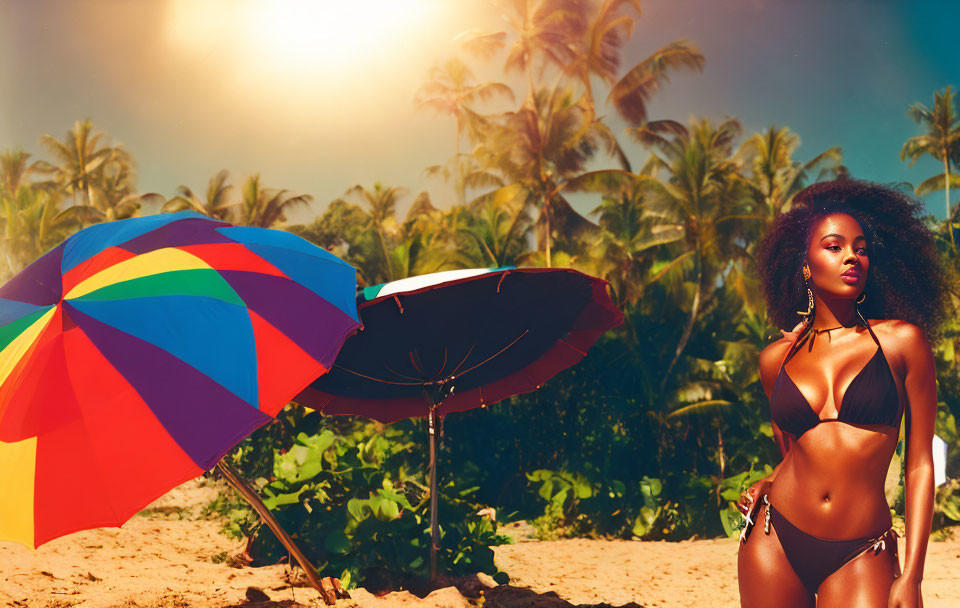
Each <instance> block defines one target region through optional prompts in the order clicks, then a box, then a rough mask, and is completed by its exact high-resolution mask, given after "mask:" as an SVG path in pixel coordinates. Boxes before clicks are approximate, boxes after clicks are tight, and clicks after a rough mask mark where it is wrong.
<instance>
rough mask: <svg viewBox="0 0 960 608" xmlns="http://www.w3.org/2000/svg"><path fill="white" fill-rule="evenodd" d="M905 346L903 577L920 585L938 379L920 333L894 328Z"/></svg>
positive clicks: (928, 515)
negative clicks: (905, 415)
mask: <svg viewBox="0 0 960 608" xmlns="http://www.w3.org/2000/svg"><path fill="white" fill-rule="evenodd" d="M897 333H898V334H899V335H898V341H901V342H900V343H901V344H903V345H904V348H903V350H902V352H903V362H904V368H905V376H904V382H903V384H904V388H905V390H906V393H907V404H908V405H907V407H909V408H910V411H909V416H910V418H909V424H908V426H907V434H906V435H905V441H906V450H907V462H906V473H905V482H904V483H905V488H904V489H905V492H906V503H905V511H906V512H905V514H904V520H905V525H906V554H905V557H904V567H903V576H904V577H906V578H907V579H908V580H910V581H912V582H914V583H917V584H919V583H920V581H921V580H923V563H924V559H925V557H926V552H927V541H928V540H929V538H930V525H931V523H932V521H933V490H934V486H933V449H932V445H933V427H934V422H935V421H936V418H937V376H936V369H935V366H934V359H933V350H932V349H931V348H930V344H929V343H928V342H927V339H926V337H925V336H924V334H923V331H922V330H920V329H919V328H918V327H916V326H914V325H910V324H909V323H903V324H902V326H901V327H898V328H897Z"/></svg>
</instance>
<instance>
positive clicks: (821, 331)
mask: <svg viewBox="0 0 960 608" xmlns="http://www.w3.org/2000/svg"><path fill="white" fill-rule="evenodd" d="M845 327H846V326H844V325H837V326H836V327H828V328H826V329H817V328H816V327H811V328H810V331H812V332H813V333H815V334H825V333H827V332H828V331H833V330H835V329H844V328H845ZM851 327H853V326H852V325H851Z"/></svg>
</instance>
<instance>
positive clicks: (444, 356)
mask: <svg viewBox="0 0 960 608" xmlns="http://www.w3.org/2000/svg"><path fill="white" fill-rule="evenodd" d="M446 367H447V345H446V344H444V345H443V364H442V365H440V371H438V372H437V377H438V378H439V377H440V376H442V375H443V370H444V369H445V368H446Z"/></svg>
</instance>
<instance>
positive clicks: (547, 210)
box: [543, 195, 550, 268]
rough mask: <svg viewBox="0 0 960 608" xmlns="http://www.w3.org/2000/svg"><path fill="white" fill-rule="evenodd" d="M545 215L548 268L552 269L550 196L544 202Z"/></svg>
mask: <svg viewBox="0 0 960 608" xmlns="http://www.w3.org/2000/svg"><path fill="white" fill-rule="evenodd" d="M543 213H544V218H545V219H546V229H545V230H544V238H545V239H546V244H545V246H544V248H545V249H546V253H547V268H550V198H549V195H548V197H547V199H546V200H544V201H543Z"/></svg>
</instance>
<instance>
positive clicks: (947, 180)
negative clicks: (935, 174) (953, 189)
mask: <svg viewBox="0 0 960 608" xmlns="http://www.w3.org/2000/svg"><path fill="white" fill-rule="evenodd" d="M943 177H944V180H943V181H944V183H943V185H944V186H945V187H944V192H945V193H946V197H947V219H946V222H947V236H949V237H950V246H951V247H952V248H953V252H954V253H956V252H957V244H956V243H955V242H954V241H953V222H952V221H951V217H950V159H949V157H948V156H947V155H946V154H944V155H943Z"/></svg>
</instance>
